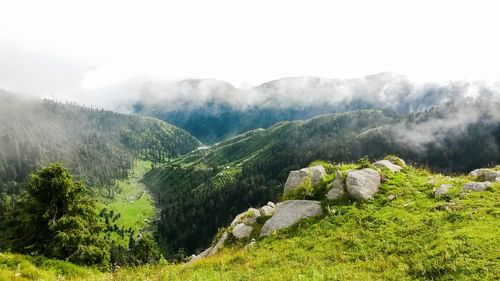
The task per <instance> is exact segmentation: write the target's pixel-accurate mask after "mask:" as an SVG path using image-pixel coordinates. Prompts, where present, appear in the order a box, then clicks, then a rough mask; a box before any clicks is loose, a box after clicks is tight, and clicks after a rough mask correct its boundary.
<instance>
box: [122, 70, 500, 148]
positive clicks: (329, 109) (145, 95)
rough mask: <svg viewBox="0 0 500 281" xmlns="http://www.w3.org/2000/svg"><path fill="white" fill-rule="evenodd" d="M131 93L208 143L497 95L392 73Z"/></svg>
mask: <svg viewBox="0 0 500 281" xmlns="http://www.w3.org/2000/svg"><path fill="white" fill-rule="evenodd" d="M127 90H128V91H129V92H130V93H133V94H130V96H133V97H134V98H131V100H130V101H128V103H129V105H128V106H129V107H130V108H131V109H132V111H133V112H135V113H138V114H142V115H147V116H154V117H157V118H160V119H162V120H165V121H167V122H170V123H172V124H174V125H176V126H179V127H181V128H183V129H185V130H187V131H188V132H190V133H191V134H193V135H194V136H196V137H197V138H199V139H200V140H201V141H203V142H204V143H206V144H213V143H216V142H220V141H222V140H225V139H227V138H229V137H232V136H235V135H238V134H241V133H244V132H246V131H249V130H252V129H256V128H267V127H269V126H271V125H273V124H275V123H277V122H280V121H293V120H303V119H308V118H311V117H314V116H317V115H321V114H327V113H342V112H348V111H355V110H365V109H380V110H386V111H388V112H392V113H393V114H408V113H412V112H422V111H425V110H426V109H429V108H431V107H435V106H442V105H444V104H446V103H448V102H459V101H463V100H466V99H468V98H470V97H471V96H472V97H475V96H477V95H485V96H486V95H492V94H496V95H497V94H498V93H497V92H496V90H495V89H494V88H492V87H490V86H489V85H487V84H484V83H481V82H465V81H455V82H448V83H415V82H412V81H410V80H409V79H407V78H406V77H404V76H401V75H396V74H391V73H380V74H377V75H370V76H366V77H364V78H361V79H324V78H318V77H290V78H282V79H279V80H274V81H269V82H267V83H264V84H261V85H258V86H256V87H252V88H248V89H240V88H235V87H233V86H232V85H230V84H228V83H225V82H222V81H217V80H194V79H191V80H183V81H177V82H158V81H155V82H153V81H146V82H136V84H135V86H134V87H132V86H131V87H129V88H127ZM117 91H122V90H121V89H119V90H117ZM123 91H124V90H123ZM497 96H498V95H497Z"/></svg>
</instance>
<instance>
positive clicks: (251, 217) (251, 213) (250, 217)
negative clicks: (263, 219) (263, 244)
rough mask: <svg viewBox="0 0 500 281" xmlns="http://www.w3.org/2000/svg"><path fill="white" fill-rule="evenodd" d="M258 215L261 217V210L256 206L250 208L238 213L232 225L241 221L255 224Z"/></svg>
mask: <svg viewBox="0 0 500 281" xmlns="http://www.w3.org/2000/svg"><path fill="white" fill-rule="evenodd" d="M258 217H260V211H259V210H257V209H255V208H249V209H248V210H247V211H246V212H243V213H241V214H239V215H237V216H236V218H234V220H233V221H232V222H231V225H230V226H235V225H236V224H238V223H240V222H241V223H244V224H248V225H250V224H254V223H256V222H257V218H258Z"/></svg>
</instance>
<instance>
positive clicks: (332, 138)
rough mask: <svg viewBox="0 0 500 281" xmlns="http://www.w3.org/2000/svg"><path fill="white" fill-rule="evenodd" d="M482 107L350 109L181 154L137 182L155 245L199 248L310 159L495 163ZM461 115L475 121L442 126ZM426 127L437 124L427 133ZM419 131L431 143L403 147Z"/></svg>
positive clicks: (448, 167) (492, 120) (498, 143)
mask: <svg viewBox="0 0 500 281" xmlns="http://www.w3.org/2000/svg"><path fill="white" fill-rule="evenodd" d="M487 104H490V105H491V106H490V107H489V109H488V110H486V108H485V107H484V106H485V104H483V103H481V102H477V103H465V104H464V103H457V104H451V105H448V106H446V107H443V108H441V109H434V110H432V111H428V112H424V113H418V114H413V115H410V116H408V117H406V118H398V117H394V116H392V115H390V114H384V112H381V111H357V112H350V113H345V114H337V115H324V116H318V117H315V118H312V119H310V120H306V121H295V122H282V123H278V124H276V125H274V126H272V127H270V128H268V129H266V130H255V131H250V132H248V133H246V134H243V135H240V136H237V137H234V138H232V139H229V140H227V141H225V142H222V143H220V144H216V145H214V146H212V147H209V148H203V149H198V150H196V151H194V152H192V153H189V154H186V155H183V156H182V157H180V158H178V159H175V160H173V161H172V162H171V163H170V164H169V165H166V166H164V167H159V168H157V169H153V170H152V171H151V172H149V173H148V174H147V175H146V176H145V179H144V183H145V184H146V185H147V186H148V187H149V188H150V190H152V192H153V193H154V194H155V195H156V197H157V198H158V200H159V201H158V202H159V206H160V207H161V209H162V211H161V218H160V224H159V233H160V242H161V246H162V248H163V249H164V251H165V252H166V253H167V254H168V255H173V254H174V253H175V252H176V251H177V250H178V249H181V248H182V249H184V250H185V251H187V252H188V253H192V252H194V251H196V250H200V249H202V248H204V247H205V246H206V245H207V244H208V242H209V240H210V239H211V237H212V236H213V235H214V233H215V232H216V231H217V228H218V227H220V226H223V225H225V224H227V223H228V222H229V220H230V219H231V218H232V217H234V216H235V215H236V214H237V213H239V212H241V211H242V210H244V209H245V208H248V207H249V206H256V205H260V204H264V203H266V202H267V201H269V200H276V199H278V198H279V197H280V196H281V191H282V185H283V183H284V181H285V179H286V176H287V175H288V172H289V171H290V170H294V169H298V168H300V167H303V166H305V165H306V164H307V163H309V162H311V161H313V160H315V159H324V160H327V161H332V162H337V163H338V162H350V161H354V160H357V159H359V158H361V157H362V156H365V155H368V156H369V157H370V158H372V159H373V158H379V157H384V156H385V155H387V154H399V155H402V156H404V157H405V158H406V159H408V160H410V162H414V163H418V164H419V165H423V166H425V165H427V166H430V167H432V168H434V169H437V170H441V171H447V172H459V171H467V170H471V169H473V168H476V167H480V166H487V165H490V164H494V163H500V154H499V153H498V151H499V150H498V149H499V147H500V139H499V135H500V122H499V121H498V120H499V119H497V117H495V116H493V115H491V114H492V113H494V112H495V109H496V108H498V104H495V103H487ZM468 111H471V112H478V113H479V114H478V116H477V117H478V118H477V119H474V120H472V121H470V122H469V123H467V122H464V121H463V120H462V121H460V122H458V125H457V123H456V122H455V123H453V124H454V125H453V124H450V123H449V122H450V120H455V119H456V114H457V113H463V114H465V113H464V112H468ZM429 122H430V123H432V124H439V126H437V127H436V128H437V129H436V128H434V129H432V128H429V126H428V125H429ZM419 131H424V133H426V134H425V135H429V134H430V135H434V134H435V133H436V132H437V134H436V136H439V138H435V139H433V138H431V139H428V142H423V141H420V142H410V141H409V139H408V137H409V138H410V139H413V136H414V135H411V134H410V133H411V132H413V133H417V132H419ZM425 135H424V134H420V135H418V136H420V137H422V136H425ZM416 139H418V140H421V138H416ZM478 139H480V140H481V141H480V142H477V140H478ZM472 152H473V153H472ZM443 155H445V157H443Z"/></svg>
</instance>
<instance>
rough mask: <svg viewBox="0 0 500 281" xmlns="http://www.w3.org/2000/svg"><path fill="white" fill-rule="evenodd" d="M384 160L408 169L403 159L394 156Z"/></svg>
mask: <svg viewBox="0 0 500 281" xmlns="http://www.w3.org/2000/svg"><path fill="white" fill-rule="evenodd" d="M384 160H389V161H391V163H392V164H394V165H398V166H400V167H406V162H405V160H403V159H401V158H399V157H397V156H394V155H391V156H387V157H385V159H384Z"/></svg>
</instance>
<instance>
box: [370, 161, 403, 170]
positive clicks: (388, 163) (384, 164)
mask: <svg viewBox="0 0 500 281" xmlns="http://www.w3.org/2000/svg"><path fill="white" fill-rule="evenodd" d="M373 165H375V166H376V167H379V168H386V169H388V170H389V171H391V172H399V171H401V169H402V168H401V167H400V166H398V165H396V164H393V163H392V162H391V161H389V160H380V161H377V162H375V163H373Z"/></svg>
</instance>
